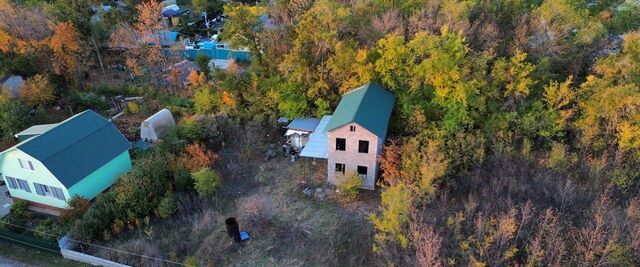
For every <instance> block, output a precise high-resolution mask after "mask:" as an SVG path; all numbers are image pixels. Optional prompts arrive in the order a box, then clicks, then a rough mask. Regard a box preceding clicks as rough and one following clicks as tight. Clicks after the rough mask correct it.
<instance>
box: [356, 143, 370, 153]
mask: <svg viewBox="0 0 640 267" xmlns="http://www.w3.org/2000/svg"><path fill="white" fill-rule="evenodd" d="M358 152H360V153H369V141H362V140H360V141H358Z"/></svg>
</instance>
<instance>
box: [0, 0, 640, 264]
mask: <svg viewBox="0 0 640 267" xmlns="http://www.w3.org/2000/svg"><path fill="white" fill-rule="evenodd" d="M186 2H187V3H181V4H185V5H189V4H192V5H193V8H194V10H205V9H206V10H211V11H212V12H217V11H218V10H220V8H222V9H223V10H224V12H225V13H226V14H227V15H228V18H227V19H226V21H225V24H224V26H223V29H224V30H223V32H222V34H221V35H220V36H221V38H222V39H223V41H225V42H228V43H230V44H231V45H233V46H234V47H245V48H248V49H249V50H251V51H252V52H253V58H252V62H251V63H250V64H249V65H247V66H242V67H241V66H240V65H239V64H237V63H233V64H231V66H230V67H229V68H228V69H227V70H217V69H214V70H206V69H205V68H203V67H204V65H205V64H204V63H205V61H206V60H205V59H204V58H200V59H199V60H198V62H199V63H198V64H199V65H200V66H201V67H202V68H203V69H202V70H203V72H201V73H198V72H196V71H193V72H191V73H190V74H189V75H188V78H187V80H188V81H180V80H179V78H178V77H180V75H178V71H177V68H173V67H171V66H174V65H175V63H176V62H178V61H179V60H181V59H180V58H179V56H175V55H174V53H170V54H171V56H166V55H165V54H164V53H163V48H162V47H161V46H160V45H159V42H158V38H157V35H155V34H154V32H155V31H157V30H159V29H161V28H162V23H161V20H160V18H159V16H158V13H159V10H160V9H161V8H162V7H161V5H160V4H159V3H157V2H155V1H144V2H142V3H138V2H137V1H132V2H131V3H130V5H129V3H128V5H127V7H126V8H123V9H122V10H121V11H117V12H122V13H116V14H122V15H114V13H110V12H107V13H106V14H102V18H103V19H102V20H97V21H96V20H92V19H91V14H90V12H89V10H90V7H91V2H90V1H88V0H80V1H69V0H56V1H21V2H10V1H7V0H0V76H5V75H10V74H19V75H23V76H25V79H26V80H27V86H26V87H25V90H24V93H22V94H19V95H18V96H17V97H15V96H10V95H9V94H4V95H3V97H2V98H0V134H1V136H2V141H3V142H2V144H3V145H4V146H7V147H8V146H10V145H12V144H13V143H15V140H13V139H12V135H13V134H14V133H16V132H17V131H20V130H22V129H24V128H26V127H27V126H30V125H32V124H36V123H45V122H57V121H59V119H60V118H61V117H67V115H68V114H66V112H67V109H69V108H71V109H72V110H74V111H77V110H79V109H85V108H94V109H98V110H101V111H103V112H105V113H108V109H109V97H111V96H113V95H117V94H130V95H144V97H145V101H146V100H149V103H151V102H153V103H155V104H159V105H161V106H166V107H169V108H170V109H171V111H172V112H174V114H176V116H177V117H179V118H180V120H179V126H178V127H177V128H176V129H175V131H172V132H171V133H169V134H168V135H167V136H166V137H165V138H164V139H165V140H164V141H163V142H161V143H160V144H158V145H157V146H156V147H154V148H153V149H152V150H151V151H148V152H141V151H137V152H136V158H135V164H134V170H133V171H132V172H131V173H129V174H127V175H124V176H123V177H121V179H120V180H119V182H118V183H117V184H116V185H115V186H114V188H113V189H112V190H110V191H108V192H107V193H105V194H103V195H101V196H100V197H98V198H97V199H96V200H95V202H94V203H93V204H92V205H91V207H90V208H88V209H87V211H86V212H85V213H84V214H83V215H78V214H75V215H70V216H69V217H72V218H78V217H80V218H79V219H70V221H75V222H74V223H73V228H72V229H73V232H74V234H75V235H76V236H77V237H78V238H82V239H87V240H109V239H111V240H112V241H111V242H113V243H114V244H118V245H119V246H120V247H121V248H123V249H128V250H134V251H137V250H140V249H142V248H148V250H147V251H146V254H145V255H148V256H153V257H162V256H163V255H164V256H166V257H167V258H171V259H174V260H177V261H180V262H198V263H200V264H209V263H219V262H223V263H226V264H238V265H243V264H244V265H339V266H345V265H364V264H375V265H397V266H404V265H407V266H414V265H425V266H442V265H479V266H482V265H487V266H501V265H531V266H535V265H554V266H564V265H569V266H571V265H640V255H638V253H637V251H640V250H639V249H640V247H639V245H638V244H640V242H639V241H638V240H640V237H638V236H637V235H638V233H640V224H639V223H640V218H639V217H638V214H637V213H638V212H637V210H638V198H639V197H640V195H639V193H640V192H639V190H640V173H639V172H638V169H640V89H639V88H640V79H639V78H638V77H640V75H639V74H640V32H639V30H640V29H638V27H639V26H640V24H639V21H638V19H637V17H638V16H637V15H638V14H640V5H638V4H637V3H634V2H633V1H622V0H613V1H573V0H554V1H538V0H531V1H528V0H523V1H444V0H410V1H382V0H370V1H335V0H318V1H305V0H301V1H300V0H278V1H267V2H263V3H258V4H257V5H255V4H245V3H240V2H237V1H234V2H233V3H227V4H225V5H224V6H223V7H222V6H220V5H218V4H220V3H219V2H217V1H215V3H214V2H212V1H204V2H203V1H193V3H188V2H189V1H186ZM77 10H81V12H78V11H77ZM263 14H266V17H261V16H262V15H263ZM265 18H266V20H265ZM89 55H90V56H89ZM105 62H109V63H108V64H114V65H115V64H118V65H121V66H122V69H123V70H122V71H120V72H115V73H112V74H110V73H108V72H110V70H109V68H105V67H104V66H103V65H105V64H103V63H105ZM84 74H87V75H88V76H94V77H95V76H97V77H98V79H97V80H99V82H97V83H94V84H92V83H91V81H92V80H91V79H87V78H86V76H87V75H84ZM111 77H120V78H119V80H121V81H124V80H126V81H127V86H119V85H117V84H115V85H114V84H106V85H105V84H104V83H105V81H107V80H109V81H110V80H118V79H111ZM370 81H373V82H377V83H379V84H381V85H382V86H383V87H385V88H387V89H389V90H390V91H391V92H392V93H393V94H394V95H395V96H396V98H397V100H396V104H395V110H394V114H393V117H392V120H391V128H390V134H389V137H390V139H391V140H390V142H388V143H387V144H386V145H385V147H384V153H383V155H382V156H381V157H380V166H381V169H382V172H383V175H382V178H383V179H382V181H381V183H380V186H381V188H382V189H381V190H382V193H381V195H382V199H381V203H380V205H379V206H380V209H379V210H369V209H365V210H366V213H370V214H369V215H368V216H364V215H363V213H362V210H358V212H355V211H354V212H352V213H349V212H347V213H348V214H349V215H351V216H357V217H356V218H349V217H348V216H343V215H344V210H341V209H343V208H344V209H347V210H348V209H349V207H351V206H350V205H354V206H357V205H358V203H361V201H362V198H363V197H365V196H361V195H360V196H357V197H354V196H355V194H354V193H353V192H356V190H352V189H353V188H355V180H353V181H352V182H353V183H342V185H344V186H345V187H346V188H341V189H340V191H341V192H347V197H348V198H349V199H355V200H356V201H355V202H353V203H348V204H347V203H340V204H339V203H334V202H331V205H332V206H331V207H327V206H329V205H323V204H318V205H316V204H309V205H308V206H310V207H311V208H306V207H307V205H304V206H302V205H300V204H299V203H300V202H296V201H301V200H300V199H297V195H294V196H286V197H285V195H286V194H295V193H294V192H297V193H299V192H298V191H301V190H300V188H298V187H296V186H294V185H291V183H293V182H292V180H294V179H295V178H296V177H299V176H301V175H302V174H301V172H303V171H304V170H301V169H297V168H299V167H291V166H289V167H290V168H284V169H283V173H284V174H286V175H285V176H284V177H280V176H278V177H274V175H275V174H278V172H276V171H274V170H273V169H274V168H276V167H280V166H277V165H275V164H276V163H264V162H258V161H257V159H262V158H263V156H264V154H263V153H264V151H266V150H268V149H269V148H273V147H269V146H268V145H267V144H268V143H269V142H270V143H272V144H275V143H276V141H273V140H265V138H264V136H261V134H266V133H269V134H271V136H272V137H273V136H275V135H276V134H275V133H273V132H272V131H271V130H272V129H273V126H274V122H275V120H276V118H278V117H279V116H287V117H290V118H293V117H296V116H309V115H312V116H321V115H325V114H329V113H331V111H332V110H333V108H334V107H335V106H336V104H337V103H338V101H339V99H340V96H341V94H342V93H344V92H347V91H348V90H350V89H352V88H355V87H357V86H359V85H362V84H363V83H366V82H370ZM97 84H102V85H101V86H98V85H97ZM130 85H131V86H130ZM132 105H133V104H132ZM136 105H137V104H136ZM147 106H148V105H146V104H142V105H141V106H139V107H135V106H133V107H129V109H127V110H128V112H132V113H135V112H136V111H138V110H139V111H140V112H141V113H145V109H148V110H151V108H149V107H147ZM56 107H59V108H56ZM61 110H62V112H61ZM49 114H53V116H51V115H49ZM213 114H215V115H213ZM237 125H242V126H241V127H240V126H237ZM235 127H239V128H235ZM238 129H242V130H246V131H249V130H250V131H255V132H252V133H246V132H242V133H241V132H240V131H238ZM231 130H236V131H235V132H233V133H232V134H230V135H225V134H224V133H227V132H228V131H231ZM258 135H260V136H258ZM241 138H243V139H246V140H237V139H241ZM258 140H260V141H258ZM263 150H264V151H263ZM219 158H220V159H219ZM278 162H279V163H278V164H281V163H282V162H280V161H278ZM257 168H266V169H257ZM318 173H321V172H317V173H314V174H312V175H317V174H318ZM280 174H282V173H280ZM254 177H255V180H254V179H253V178H254ZM285 181H286V182H285ZM256 184H257V185H259V186H258V187H256V189H255V190H256V191H257V192H251V194H252V195H253V194H254V193H255V196H252V195H251V196H250V195H247V196H239V195H242V193H238V191H241V192H244V188H246V187H249V186H252V185H256ZM347 185H348V186H347ZM277 186H281V187H284V188H285V189H283V190H277V189H276V187H277ZM302 187H306V185H305V186H302ZM231 188H233V189H231ZM238 188H242V189H238ZM214 192H215V193H214ZM198 193H199V194H198ZM245 193H247V192H245ZM352 193H353V194H352ZM196 194H197V195H198V196H196ZM247 194H249V193H247ZM237 198H241V199H239V200H238V201H237V202H238V203H236V201H235V200H236V199H237ZM365 198H366V197H365ZM224 202H231V203H233V204H229V203H224ZM292 203H294V204H292ZM295 203H298V204H295ZM304 203H307V202H304ZM289 205H293V207H292V208H291V209H286V208H285V207H287V206H289ZM341 205H344V206H341ZM190 206H194V207H190ZM187 207H190V208H187ZM223 207H226V208H223ZM228 207H234V208H240V209H242V210H243V211H242V212H241V214H240V217H242V218H243V219H246V220H247V221H248V222H250V223H249V225H250V226H251V227H256V228H255V229H261V230H260V231H262V232H261V233H263V236H264V238H256V239H255V240H253V241H251V242H253V243H252V244H251V246H252V248H249V249H247V250H245V251H250V253H246V254H243V255H244V258H243V259H238V258H234V257H230V258H225V256H224V255H227V254H225V253H226V252H225V248H226V247H225V244H222V243H220V242H219V240H221V239H223V234H218V233H217V232H215V231H218V230H221V229H219V228H218V226H217V225H220V224H221V223H220V222H221V221H222V219H223V217H224V216H237V215H236V214H233V212H230V211H229V210H227V209H230V208H228ZM271 209H273V210H274V212H273V213H271V212H269V210H271ZM356 209H357V208H356ZM317 210H320V211H322V212H320V213H319V214H321V215H322V216H327V217H328V218H329V219H326V220H325V218H323V220H320V219H318V218H317V217H316V216H313V215H312V214H314V213H316V212H318V211H317ZM189 211H190V212H192V213H194V214H191V213H188V212H189ZM296 213H299V214H302V215H300V218H298V217H296V216H294V215H293V214H296ZM173 214H175V215H173ZM283 214H284V215H283ZM185 215H190V216H188V217H187V219H184V220H183V221H181V220H180V219H178V218H176V217H180V216H185ZM365 217H368V219H369V220H366V219H365ZM172 222H173V223H181V224H186V223H189V224H194V227H193V229H192V230H189V231H187V230H184V229H176V228H171V227H168V228H170V229H174V230H175V232H174V233H171V234H172V236H170V238H171V237H172V238H173V239H174V240H183V238H181V236H179V235H178V234H182V235H185V236H189V237H191V238H192V239H193V240H195V241H185V242H184V244H178V245H176V244H174V243H171V244H172V245H176V246H177V248H176V249H167V248H165V246H166V244H169V243H170V242H169V241H168V239H162V238H160V237H159V236H158V235H157V234H153V232H154V231H158V229H161V227H158V226H155V227H154V225H155V224H158V225H163V226H170V225H169V224H171V223H172ZM284 222H286V223H284ZM310 222H313V223H314V225H313V227H312V226H311V223H310ZM346 225H348V226H349V227H345V226H346ZM43 227H44V226H43ZM314 227H320V229H324V230H325V231H324V232H323V233H322V234H323V235H326V233H327V232H332V231H333V232H337V234H336V236H340V237H336V239H328V238H327V237H324V236H323V237H320V236H319V235H320V234H318V233H317V232H315V231H312V230H313V229H316V228H314ZM343 228H348V229H343ZM136 229H140V230H139V231H138V230H136ZM374 230H375V234H372V231H374ZM205 232H206V233H205ZM208 233H212V234H208ZM138 234H140V235H138ZM131 236H133V237H134V238H133V239H130V240H132V241H126V240H127V239H126V237H131ZM137 237H140V238H137ZM342 237H345V238H347V239H341V238H342ZM346 240H357V241H362V240H364V241H363V242H351V243H357V244H358V246H353V245H352V244H351V243H350V242H349V241H346ZM311 241H313V242H325V243H327V244H332V245H333V244H338V245H337V246H336V249H335V250H330V251H331V252H330V253H333V254H332V255H330V256H335V257H330V256H327V255H318V256H317V257H316V256H314V255H309V254H314V253H315V254H317V253H316V252H317V251H325V250H318V249H326V248H327V247H324V246H322V245H317V244H311V243H310V242H311ZM196 242H199V243H196ZM274 242H275V243H276V244H291V243H295V244H299V243H301V244H303V245H299V246H296V247H295V249H294V251H293V252H292V253H290V254H287V253H285V251H283V250H282V248H278V247H270V246H268V245H267V244H270V243H274ZM373 243H375V244H373ZM304 245H306V246H308V247H304ZM223 247H224V248H223ZM287 247H290V246H287ZM305 249H308V251H306V253H304V252H305ZM360 249H365V250H366V251H364V252H363V251H360ZM326 251H329V250H326ZM372 251H375V254H374V255H375V257H371V255H370V254H369V253H370V252H372ZM286 252H289V251H286ZM328 253H329V252H328ZM210 255H214V256H210ZM272 255H275V256H272ZM345 255H349V256H346V257H341V256H345ZM110 256H113V257H121V256H117V255H110ZM267 256H270V257H272V258H267ZM320 256H322V257H330V258H332V259H320V258H319V257H320ZM265 259H266V260H265ZM342 259H345V260H344V261H342ZM122 260H124V261H127V262H133V263H135V264H136V265H149V264H151V262H136V261H135V260H133V259H130V258H126V257H124V258H122Z"/></svg>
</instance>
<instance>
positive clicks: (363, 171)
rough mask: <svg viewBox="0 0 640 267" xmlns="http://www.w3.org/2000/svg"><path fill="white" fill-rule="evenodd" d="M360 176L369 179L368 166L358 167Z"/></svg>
mask: <svg viewBox="0 0 640 267" xmlns="http://www.w3.org/2000/svg"><path fill="white" fill-rule="evenodd" d="M358 175H360V177H362V178H363V179H364V178H367V167H366V166H358Z"/></svg>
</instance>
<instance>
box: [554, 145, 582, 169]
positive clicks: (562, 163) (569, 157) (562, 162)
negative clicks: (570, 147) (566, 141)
mask: <svg viewBox="0 0 640 267" xmlns="http://www.w3.org/2000/svg"><path fill="white" fill-rule="evenodd" d="M577 161H578V157H577V155H576V154H575V153H568V152H567V148H566V146H565V145H563V144H561V143H553V145H552V146H551V152H549V158H548V160H547V167H548V168H550V169H552V170H554V171H557V172H563V173H564V172H568V171H569V170H570V169H571V166H572V165H573V164H575V163H576V162H577Z"/></svg>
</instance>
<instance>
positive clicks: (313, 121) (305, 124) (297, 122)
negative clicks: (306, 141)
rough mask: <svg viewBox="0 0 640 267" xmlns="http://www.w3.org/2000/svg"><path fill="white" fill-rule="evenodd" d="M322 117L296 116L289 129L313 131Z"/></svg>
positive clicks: (288, 126)
mask: <svg viewBox="0 0 640 267" xmlns="http://www.w3.org/2000/svg"><path fill="white" fill-rule="evenodd" d="M319 122H320V119H318V118H295V119H294V120H293V121H292V122H291V123H289V125H287V128H288V129H291V130H300V131H307V132H313V130H315V129H316V126H318V123H319Z"/></svg>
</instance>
